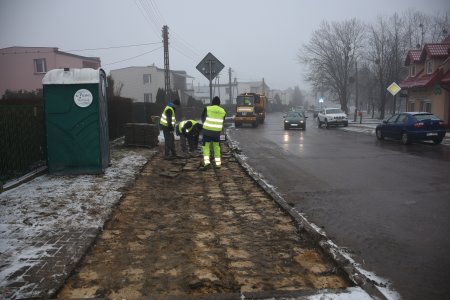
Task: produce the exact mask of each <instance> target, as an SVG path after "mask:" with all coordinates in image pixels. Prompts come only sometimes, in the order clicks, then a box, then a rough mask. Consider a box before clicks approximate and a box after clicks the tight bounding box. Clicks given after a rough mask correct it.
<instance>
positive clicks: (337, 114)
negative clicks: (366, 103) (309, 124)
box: [317, 108, 348, 128]
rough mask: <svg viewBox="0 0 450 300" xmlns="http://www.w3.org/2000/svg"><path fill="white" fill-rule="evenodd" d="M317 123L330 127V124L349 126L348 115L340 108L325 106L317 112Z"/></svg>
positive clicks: (320, 125)
mask: <svg viewBox="0 0 450 300" xmlns="http://www.w3.org/2000/svg"><path fill="white" fill-rule="evenodd" d="M317 124H318V126H319V128H320V127H322V124H324V125H325V127H326V128H328V127H329V126H330V125H335V126H338V125H344V126H348V117H347V114H346V113H345V112H343V111H342V110H341V109H340V108H324V109H322V110H320V112H319V113H318V114H317Z"/></svg>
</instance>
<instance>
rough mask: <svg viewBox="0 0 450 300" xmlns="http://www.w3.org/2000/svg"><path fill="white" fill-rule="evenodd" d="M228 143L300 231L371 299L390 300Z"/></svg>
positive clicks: (237, 158) (249, 172) (236, 156)
mask: <svg viewBox="0 0 450 300" xmlns="http://www.w3.org/2000/svg"><path fill="white" fill-rule="evenodd" d="M227 143H228V146H229V147H230V149H231V150H232V153H233V155H234V157H235V158H236V160H237V161H238V162H239V164H240V165H241V166H242V167H243V168H244V169H245V171H246V172H247V174H248V175H249V176H250V177H251V178H252V179H253V180H254V181H255V182H256V183H257V184H258V185H259V186H261V187H262V188H263V189H264V191H265V192H266V193H267V194H268V195H270V196H271V197H272V198H273V200H274V201H275V202H276V203H277V204H278V205H279V206H280V208H282V209H283V210H284V211H285V212H287V213H288V214H289V215H290V216H291V218H292V219H293V220H294V222H295V224H296V225H297V226H298V228H300V229H304V230H305V231H306V232H307V233H308V234H310V235H311V236H312V237H313V238H314V239H315V240H316V242H317V243H318V245H319V246H320V248H321V249H322V250H323V251H324V253H326V254H327V255H328V256H329V257H330V258H332V259H333V260H334V261H335V262H336V263H337V264H338V265H339V266H340V267H341V268H342V270H343V271H344V272H345V273H346V274H347V276H348V277H349V279H350V280H351V281H352V282H353V283H354V284H355V285H357V286H359V287H361V289H363V290H364V291H365V292H366V293H367V294H368V295H369V296H370V297H372V298H373V299H380V300H388V298H387V297H386V296H385V295H384V294H383V293H382V292H381V291H380V290H379V289H378V287H377V286H376V285H375V283H374V281H373V280H371V279H369V278H367V276H366V275H364V274H363V273H361V271H360V270H359V269H358V268H357V266H358V264H357V263H356V262H355V261H354V260H353V259H352V258H351V257H350V256H349V255H348V254H346V253H345V251H343V250H342V249H340V248H339V247H338V246H337V245H336V244H335V243H333V242H332V241H331V240H330V239H328V237H327V236H326V234H325V232H324V231H323V230H322V229H320V228H319V227H317V226H316V225H314V224H313V223H310V222H309V221H308V220H307V219H306V217H305V216H303V215H302V214H301V213H300V212H299V211H297V209H295V208H294V207H291V206H290V205H289V204H288V203H287V202H286V200H284V198H283V197H282V196H281V195H280V194H279V193H278V192H276V191H275V189H274V188H273V187H272V186H270V185H269V184H267V183H266V182H265V181H264V180H263V179H262V178H261V176H260V175H259V174H258V173H256V172H255V171H254V170H253V169H252V167H250V166H249V164H248V163H247V162H245V160H244V159H243V158H242V157H241V155H240V154H238V153H236V152H235V151H234V150H233V149H236V148H238V147H237V146H236V145H234V144H233V141H232V140H231V139H230V138H229V137H228V138H227Z"/></svg>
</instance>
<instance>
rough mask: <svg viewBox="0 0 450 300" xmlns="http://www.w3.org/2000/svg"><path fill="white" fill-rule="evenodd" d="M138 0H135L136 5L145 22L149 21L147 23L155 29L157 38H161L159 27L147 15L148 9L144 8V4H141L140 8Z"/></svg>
mask: <svg viewBox="0 0 450 300" xmlns="http://www.w3.org/2000/svg"><path fill="white" fill-rule="evenodd" d="M138 3H141V2H138V1H137V0H135V2H134V4H136V6H137V8H138V9H139V11H140V12H141V14H142V16H143V17H144V19H145V21H147V23H148V24H149V25H150V27H151V28H152V29H153V31H154V32H155V34H156V36H158V37H159V36H160V32H159V27H158V25H157V24H156V23H155V21H154V20H152V19H151V17H149V16H148V14H147V13H146V9H145V7H144V6H143V4H142V3H141V6H139V4H138Z"/></svg>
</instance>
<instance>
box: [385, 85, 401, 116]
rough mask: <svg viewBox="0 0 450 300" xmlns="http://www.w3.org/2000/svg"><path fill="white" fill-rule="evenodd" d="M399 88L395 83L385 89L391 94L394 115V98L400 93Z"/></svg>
mask: <svg viewBox="0 0 450 300" xmlns="http://www.w3.org/2000/svg"><path fill="white" fill-rule="evenodd" d="M401 89H402V88H401V87H400V86H399V85H398V84H397V83H395V82H393V83H391V84H390V85H389V86H388V87H387V90H388V91H389V93H391V95H392V97H393V98H394V114H395V108H396V107H395V106H396V103H395V102H396V98H395V96H396V95H397V93H398V92H400V91H401Z"/></svg>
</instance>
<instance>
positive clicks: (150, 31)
mask: <svg viewBox="0 0 450 300" xmlns="http://www.w3.org/2000/svg"><path fill="white" fill-rule="evenodd" d="M449 6H450V5H449V4H448V1H446V0H430V1H423V0H396V1H388V0H379V1H358V0H350V1H335V0H318V1H299V0H282V1H279V0H278V1H275V0H265V1H256V0H246V1H237V0H228V1H206V0H194V1H185V0H165V1H160V0H134V1H118V0H114V1H110V0H98V1H89V0H76V1H75V0H66V1H58V0H42V1H25V0H14V1H9V0H0V48H6V47H12V46H25V47H57V48H59V50H61V51H66V52H70V53H74V54H78V55H83V56H94V57H100V59H101V61H102V66H103V68H104V69H105V70H106V71H107V72H109V71H110V70H114V69H119V68H124V67H129V66H145V65H152V64H155V65H156V66H157V67H160V68H163V67H164V64H163V49H162V37H161V29H162V26H163V25H168V26H169V44H170V45H169V55H170V68H171V69H173V70H185V71H186V72H187V73H188V74H189V75H191V76H193V77H195V79H194V84H195V85H197V84H207V80H206V78H204V77H203V75H202V74H200V73H199V72H198V71H197V70H196V69H195V66H196V65H197V64H198V63H199V62H200V61H201V59H202V58H203V57H204V56H205V55H206V54H207V53H208V52H211V53H213V54H214V55H215V56H216V57H217V58H218V59H219V60H220V61H221V62H222V63H223V64H224V65H225V68H224V70H223V71H222V73H221V74H220V77H219V80H220V82H221V83H225V82H228V68H231V69H232V70H233V73H232V77H233V79H234V78H235V77H236V78H237V80H238V81H255V80H261V79H262V78H264V79H265V81H266V83H267V84H268V86H269V87H270V88H271V89H286V88H288V87H294V86H300V88H301V89H307V85H306V84H305V82H304V66H303V65H301V64H300V63H299V62H298V60H297V53H298V50H299V49H300V47H301V46H302V45H303V44H305V43H307V42H308V40H309V39H310V37H311V33H312V32H313V31H314V30H316V29H317V28H318V27H319V25H320V23H321V22H322V21H323V20H327V21H330V22H332V21H343V20H347V19H351V18H357V19H360V20H362V21H364V22H368V23H370V22H373V21H375V20H376V18H377V16H380V15H392V14H393V13H395V12H397V13H399V14H401V13H402V12H404V11H406V10H408V9H412V10H418V11H421V12H423V13H427V14H430V15H432V14H436V13H437V12H438V11H442V10H446V9H449ZM105 48H106V49H105Z"/></svg>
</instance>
